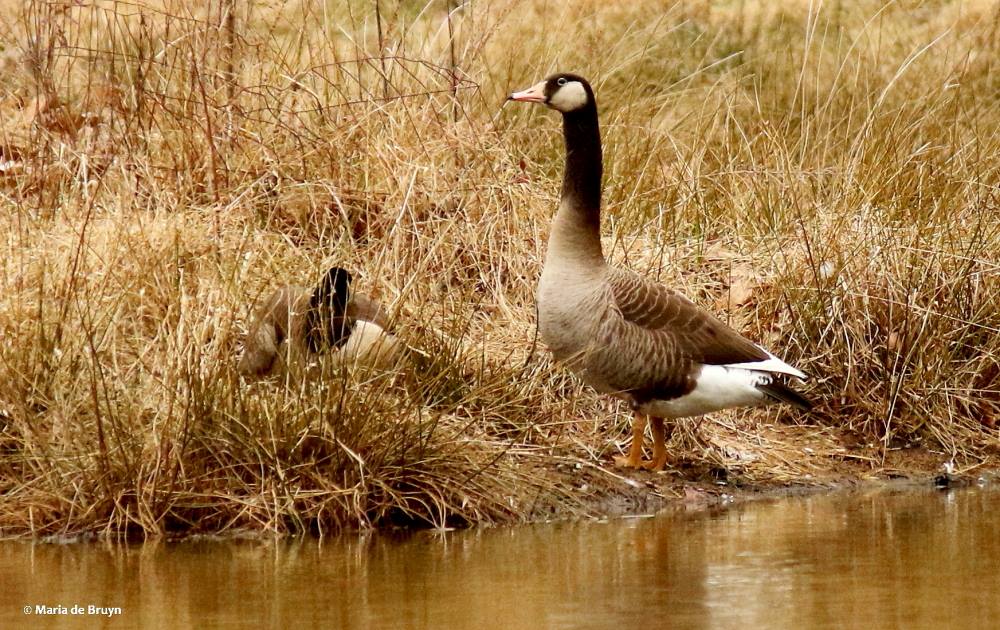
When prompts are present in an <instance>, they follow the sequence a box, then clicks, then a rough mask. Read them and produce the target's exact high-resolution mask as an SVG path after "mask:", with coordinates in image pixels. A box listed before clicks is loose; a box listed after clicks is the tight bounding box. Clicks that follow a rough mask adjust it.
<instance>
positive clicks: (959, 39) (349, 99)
mask: <svg viewBox="0 0 1000 630" xmlns="http://www.w3.org/2000/svg"><path fill="white" fill-rule="evenodd" d="M571 5H572V6H562V5H560V4H559V3H554V4H553V3H541V2H534V1H533V0H524V1H516V0H511V1H509V2H501V3H499V4H497V3H492V4H487V5H482V4H476V3H464V4H459V3H449V2H437V1H431V2H428V3H427V4H425V5H411V4H409V3H403V2H398V3H394V2H349V3H343V6H339V5H338V6H337V7H333V6H332V5H329V4H327V5H322V6H323V7H325V8H324V9H323V10H320V9H319V8H318V7H320V6H321V5H317V4H315V3H308V2H302V3H292V4H287V3H286V4H284V5H282V8H281V10H277V9H274V8H272V7H270V6H268V5H252V9H248V6H247V5H245V4H239V3H233V2H230V1H228V0H223V1H221V2H220V3H210V4H209V5H207V6H206V5H197V8H196V7H195V5H192V4H190V3H181V2H175V1H170V0H167V1H164V2H161V3H152V4H150V3H142V4H135V5H131V4H128V3H122V2H119V3H115V4H113V5H108V4H103V3H95V4H67V3H56V2H42V1H40V0H29V1H28V2H26V3H23V4H20V3H19V4H17V5H14V4H13V3H10V7H9V8H11V11H10V12H9V13H10V14H11V15H13V14H15V13H16V18H15V19H12V20H11V21H9V22H8V23H6V27H5V28H7V30H5V31H4V32H2V33H0V38H2V43H3V49H2V50H3V52H2V53H0V54H2V59H0V80H2V81H3V84H4V85H6V86H11V89H9V90H8V91H6V92H5V94H4V95H3V97H2V100H0V114H2V120H3V121H4V122H3V127H2V135H0V203H2V204H3V205H4V207H5V208H6V210H5V211H4V212H3V213H2V217H0V233H2V234H4V235H5V237H6V238H5V242H4V252H3V254H2V262H0V335H2V338H3V343H2V344H0V430H2V432H0V492H2V493H3V494H4V497H5V501H4V506H3V509H2V510H0V532H3V533H4V534H6V535H17V534H22V533H30V534H34V535H46V534H59V533H75V532H79V531H107V532H113V533H123V532H137V533H142V534H170V533H187V532H197V531H227V530H233V529H258V530H270V531H276V532H285V531H321V532H325V531H331V530H336V529H338V528H341V527H357V526H369V525H385V524H390V523H414V522H416V523H429V524H433V525H437V526H447V525H451V524H458V523H469V522H494V521H499V520H508V519H512V518H528V517H539V516H544V515H546V514H549V513H551V512H553V511H556V512H559V511H562V512H563V513H567V512H569V513H572V512H573V511H574V510H581V511H585V510H587V509H588V507H587V505H586V501H587V499H586V498H585V497H584V496H583V495H582V494H581V485H580V484H578V483H577V482H576V481H575V479H576V478H577V477H578V476H579V475H580V474H581V473H580V469H581V467H582V468H587V467H596V468H601V462H603V461H606V460H609V459H610V457H609V455H610V452H609V451H610V450H613V449H615V448H616V447H618V446H621V439H623V437H624V435H625V434H626V433H627V431H626V430H625V426H626V423H627V417H626V416H625V415H624V414H619V413H617V407H616V406H615V405H614V404H612V403H610V402H608V401H607V400H604V399H601V398H599V397H597V396H596V395H594V394H592V393H591V392H588V391H587V390H585V389H583V388H582V387H580V386H579V385H578V384H577V383H576V382H575V381H574V380H573V379H572V378H570V377H569V376H568V375H567V374H565V373H564V372H563V371H562V370H560V369H558V368H557V367H554V366H551V365H550V364H549V362H548V358H547V356H546V354H545V352H544V349H543V348H536V347H535V346H534V345H533V343H532V338H533V333H534V330H533V321H534V308H533V287H534V283H535V279H536V277H537V274H538V271H539V267H540V261H541V256H542V253H543V251H544V250H543V248H544V240H545V236H546V232H547V224H548V219H549V217H550V214H551V212H552V208H553V207H554V205H555V200H556V199H555V197H556V194H557V191H558V178H559V170H560V168H561V150H562V148H561V139H560V137H559V126H558V121H557V120H555V119H554V118H552V117H550V116H544V115H541V113H540V112H537V111H534V110H531V109H528V108H519V109H513V108H511V109H501V107H500V105H501V103H502V102H503V96H504V95H505V94H506V93H508V92H509V91H510V90H511V89H512V88H518V87H523V86H525V85H527V84H530V83H531V82H533V81H535V80H536V79H538V78H539V77H541V76H544V75H545V74H547V73H548V72H550V71H552V70H554V69H556V68H559V69H567V70H569V69H571V70H575V71H578V72H581V73H583V74H586V75H587V76H589V77H591V78H592V79H593V82H594V84H595V86H596V88H597V92H598V96H599V99H600V103H601V110H602V124H603V127H604V136H605V139H606V145H607V152H606V153H607V157H606V159H607V168H606V191H607V192H606V199H607V220H606V225H605V229H606V234H607V235H608V239H607V246H608V247H607V250H608V253H609V254H610V255H611V256H612V257H613V258H614V259H615V260H616V261H618V262H620V263H622V264H628V265H631V266H633V267H634V268H636V269H639V270H641V271H643V272H646V273H649V274H651V275H656V276H658V277H660V278H662V279H663V280H664V281H666V282H670V283H672V284H675V285H677V286H678V287H679V288H682V289H684V290H685V291H687V292H688V293H689V294H690V295H691V296H692V297H693V298H696V299H698V300H700V301H701V302H703V303H705V304H708V305H711V306H713V308H715V309H716V310H718V311H719V312H721V313H723V314H724V315H725V316H726V317H728V318H730V319H731V320H732V321H733V323H734V324H735V325H737V326H739V327H740V328H741V329H743V330H746V331H747V332H748V333H749V334H750V335H751V336H753V337H755V338H757V339H760V340H762V341H764V342H766V343H768V344H770V345H772V346H775V347H777V348H778V349H780V350H781V351H782V352H783V353H784V354H786V355H787V356H788V358H789V359H790V360H793V361H795V362H797V363H798V364H799V365H801V366H802V367H803V368H804V369H806V370H807V371H808V372H811V373H812V374H814V375H816V377H817V378H816V379H815V380H814V381H813V386H812V387H813V390H812V393H813V396H814V397H815V398H816V399H817V400H818V401H820V406H819V413H818V415H817V416H816V418H817V419H816V420H812V421H809V420H807V421H806V422H807V424H805V425H792V427H793V428H795V427H799V428H802V429H803V431H805V432H806V433H810V432H811V433H810V434H815V433H816V432H817V431H820V432H824V434H823V435H824V437H823V440H825V441H824V442H823V443H824V444H827V445H829V444H834V446H830V451H831V453H833V452H834V451H836V452H837V453H838V454H836V455H833V456H832V457H833V458H839V457H848V456H851V455H852V453H851V450H852V448H854V446H853V445H857V446H856V448H857V449H858V453H857V457H859V458H861V459H863V460H864V461H866V462H871V465H872V466H873V467H875V468H877V467H878V465H879V462H880V461H883V460H882V459H881V458H883V457H884V456H885V453H886V452H888V451H890V450H892V449H895V448H897V447H899V446H900V445H907V444H915V443H922V444H925V445H927V446H929V447H930V448H931V449H933V450H935V451H936V452H939V453H940V454H941V457H942V458H943V459H945V460H950V459H954V460H957V461H959V463H960V464H961V465H965V466H975V465H981V464H984V463H989V462H994V463H995V460H996V456H997V453H998V446H1000V436H998V429H997V426H996V424H995V415H996V413H997V411H998V405H1000V394H998V391H1000V384H998V382H997V381H998V379H1000V335H998V332H1000V315H998V312H997V309H996V308H995V306H994V305H995V304H996V303H997V301H998V298H1000V280H998V274H997V262H996V256H995V254H994V252H996V251H997V248H998V246H1000V233H998V229H1000V228H998V224H997V222H996V221H995V219H994V217H995V215H996V213H997V210H998V208H997V205H998V203H997V190H998V186H1000V176H998V169H1000V160H998V150H1000V137H998V135H997V132H996V129H998V128H1000V107H998V105H1000V103H998V96H997V94H1000V91H998V90H997V85H996V83H995V78H994V75H995V72H993V59H995V58H996V57H997V52H998V47H1000V35H998V31H997V24H998V20H997V15H998V14H996V10H995V9H994V8H991V6H990V5H988V4H987V3H982V4H981V5H980V4H977V3H971V4H970V3H969V2H962V3H959V2H953V3H946V4H945V5H943V6H941V7H937V8H935V9H934V10H933V11H932V10H931V9H930V8H917V9H911V8H905V7H901V6H898V5H896V4H884V5H883V4H882V3H880V2H865V3H860V4H858V3H855V4H846V3H830V4H829V5H816V4H815V3H806V2H802V3H801V4H800V5H799V4H792V5H789V4H787V3H785V4H783V5H781V7H780V8H778V7H772V6H771V5H770V4H768V3H758V2H741V3H736V4H734V5H732V6H731V7H715V6H713V5H711V4H703V5H698V7H695V8H691V7H688V6H687V5H681V4H676V5H674V4H666V5H660V4H657V3H621V4H618V3H590V2H579V3H571ZM654 5H655V7H654ZM651 9H655V10H651ZM651 15H655V17H654V18H650V16H651ZM334 262H335V263H337V264H340V265H342V266H345V267H348V268H351V269H352V270H355V271H356V276H357V281H356V282H358V284H359V286H361V287H363V290H365V291H366V292H370V293H373V294H375V295H376V296H377V297H378V298H379V299H381V300H382V301H383V302H384V303H387V304H389V305H391V309H392V310H393V311H394V315H395V320H396V322H397V323H398V325H399V327H400V330H401V334H402V335H404V336H405V337H406V338H407V340H408V342H409V343H411V344H413V345H415V346H417V347H420V348H421V349H422V351H423V353H424V355H425V358H424V359H423V360H422V362H421V364H420V369H418V370H413V369H409V370H401V373H398V374H370V373H363V372H352V373H347V372H337V371H334V370H330V369H322V368H321V369H319V373H316V372H317V371H316V370H312V372H310V373H309V374H308V375H299V374H295V373H290V374H288V375H286V376H285V377H283V378H278V379H272V380H269V381H263V382H260V383H246V382H243V381H241V380H240V379H239V377H238V376H237V375H236V373H235V362H234V357H235V356H236V354H237V352H238V349H239V343H240V338H241V335H242V334H243V332H244V330H245V325H246V321H247V318H248V316H249V315H250V313H251V309H252V305H253V303H254V301H255V300H256V298H257V297H258V296H260V295H261V294H262V293H263V292H266V291H268V290H270V289H271V288H272V287H273V286H274V285H275V284H278V283H283V282H298V283H308V282H310V281H311V280H312V279H313V278H315V277H317V275H318V274H319V272H320V271H321V270H322V269H324V268H325V267H327V266H329V265H330V264H332V263H334ZM299 376H301V378H299ZM780 413H782V412H780V411H771V412H766V413H765V412H759V411H757V412H741V413H738V414H728V415H727V414H723V415H722V416H721V421H719V422H712V421H707V422H704V423H702V424H701V425H700V428H699V429H698V432H697V433H692V432H691V431H687V432H681V433H679V436H680V437H678V438H677V439H675V442H674V444H673V446H674V450H675V452H678V453H679V454H680V456H681V457H682V458H683V457H686V458H688V459H689V460H696V461H704V462H706V463H707V465H709V466H719V467H727V466H730V467H734V468H738V469H740V470H741V471H742V474H743V475H744V476H745V480H747V481H749V482H753V481H761V480H766V479H769V478H775V477H779V478H780V479H781V480H783V481H787V480H789V479H793V478H794V476H795V472H796V470H798V471H802V472H805V471H808V472H809V473H810V474H812V473H814V472H816V470H817V467H816V465H815V463H814V462H802V463H801V465H799V464H796V461H795V458H794V457H792V459H791V460H790V459H789V456H788V455H787V454H788V453H795V452H799V453H801V449H799V448H798V447H799V446H801V445H800V444H796V443H795V438H794V436H792V437H791V438H788V437H787V436H785V438H777V439H774V440H772V441H770V442H765V443H766V444H770V445H771V446H773V449H770V450H774V451H775V452H777V451H781V452H782V455H781V456H780V457H776V458H774V459H768V456H767V451H768V450H769V449H767V448H765V449H761V448H760V442H759V440H760V439H761V438H760V437H759V436H761V435H762V434H763V433H766V434H767V435H768V436H770V435H771V434H772V433H774V431H775V430H776V429H775V427H776V426H777V427H778V428H779V429H780V427H781V426H783V425H769V428H768V429H767V431H765V432H760V431H754V430H753V429H752V428H750V429H748V427H747V426H746V424H745V423H746V422H747V421H748V420H749V419H758V420H759V419H760V418H761V417H762V416H764V417H768V418H772V419H773V418H775V417H776V415H775V414H780ZM810 423H811V424H810ZM785 426H787V425H785ZM829 431H832V432H833V434H831V433H826V432H829ZM752 435H757V436H758V438H756V439H751V438H750V437H749V436H752ZM831 435H833V437H831ZM842 436H850V437H851V441H849V442H843V443H844V444H847V445H848V446H846V447H844V446H836V443H837V441H838V439H839V438H840V437H842ZM751 444H754V445H755V446H754V448H751V447H750V445H751ZM782 449H784V450H782ZM865 449H868V450H865ZM751 451H753V452H751ZM861 451H864V452H863V453H862V452H861ZM810 452H811V451H810ZM845 453H846V454H845ZM765 464H766V465H765ZM820 468H821V467H820ZM601 474H603V473H601ZM608 474H609V475H611V476H612V477H613V473H608ZM609 478H610V477H609ZM615 479H618V478H617V477H615ZM618 481H621V480H620V479H618ZM626 481H627V480H626ZM584 494H585V493H584Z"/></svg>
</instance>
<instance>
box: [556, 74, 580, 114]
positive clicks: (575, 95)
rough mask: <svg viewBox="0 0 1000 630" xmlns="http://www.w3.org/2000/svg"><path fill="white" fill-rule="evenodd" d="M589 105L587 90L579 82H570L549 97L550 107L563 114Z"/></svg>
mask: <svg viewBox="0 0 1000 630" xmlns="http://www.w3.org/2000/svg"><path fill="white" fill-rule="evenodd" d="M586 104H587V90H586V89H585V88H584V87H583V84H582V83H580V82H579V81H570V82H569V83H567V84H566V85H564V86H562V87H561V88H559V89H558V90H556V92H555V94H553V95H552V96H551V97H549V102H548V105H549V107H551V108H552V109H558V110H559V111H561V112H571V111H573V110H574V109H580V108H581V107H583V106H584V105H586Z"/></svg>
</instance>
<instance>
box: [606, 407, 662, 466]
mask: <svg viewBox="0 0 1000 630" xmlns="http://www.w3.org/2000/svg"><path fill="white" fill-rule="evenodd" d="M661 429H662V424H661ZM645 433H646V416H644V415H643V414H641V413H639V412H638V411H636V412H634V415H633V417H632V445H631V446H630V447H629V449H628V456H627V457H616V458H615V465H616V466H622V467H624V468H638V467H639V466H641V465H642V439H643V437H644V436H645Z"/></svg>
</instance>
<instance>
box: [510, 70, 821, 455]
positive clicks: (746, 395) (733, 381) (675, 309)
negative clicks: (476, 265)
mask: <svg viewBox="0 0 1000 630" xmlns="http://www.w3.org/2000/svg"><path fill="white" fill-rule="evenodd" d="M510 100H514V101H523V102H528V103H542V104H544V105H547V106H548V107H550V108H552V109H555V110H557V111H559V112H561V113H562V115H563V136H564V138H565V141H566V171H565V174H564V176H563V185H562V199H561V201H560V204H559V210H558V212H556V216H555V219H554V220H553V221H552V230H551V233H550V236H549V246H548V251H547V253H546V256H545V264H544V266H543V267H542V277H541V280H540V281H539V284H538V329H539V332H540V334H541V337H542V339H543V341H545V343H546V345H547V346H548V347H549V349H550V350H551V351H552V353H553V355H554V356H555V358H556V360H557V361H560V362H564V363H566V364H567V365H568V366H569V367H570V369H571V370H573V371H574V372H576V373H577V374H578V375H579V376H580V378H581V379H582V380H583V381H584V382H585V383H587V384H588V385H590V386H591V387H593V388H594V389H596V390H597V391H599V392H602V393H608V394H613V395H615V396H617V397H619V398H621V399H623V400H625V401H626V402H628V404H629V405H630V406H631V408H632V410H633V413H634V420H633V424H632V445H631V447H630V449H629V452H628V456H627V457H618V458H615V463H616V464H618V465H619V466H627V467H630V468H639V467H643V468H648V469H651V470H657V471H658V470H662V469H663V466H664V464H665V463H666V460H667V452H666V437H667V434H666V431H665V428H664V419H675V418H683V417H688V416H699V415H702V414H705V413H709V412H712V411H718V410H720V409H726V408H729V407H744V406H751V405H766V404H771V403H778V402H784V403H789V404H791V405H794V406H796V407H798V408H800V409H804V410H808V409H810V408H811V407H812V404H811V403H810V402H809V400H807V399H806V398H805V397H803V396H802V395H801V394H799V393H798V392H796V391H795V390H793V389H792V388H791V387H789V385H788V381H789V379H790V378H791V377H794V378H798V379H805V378H806V375H805V374H803V373H802V372H801V371H799V370H797V369H795V368H794V367H792V366H790V365H788V364H787V363H785V362H784V361H782V360H781V359H779V358H777V357H776V356H774V355H773V354H771V353H770V352H768V351H767V350H764V349H763V348H761V347H760V346H758V345H757V344H755V343H753V342H751V341H749V340H748V339H746V338H744V337H743V336H741V335H740V334H739V333H737V332H736V331H734V330H733V329H731V328H730V327H728V326H727V325H725V324H724V323H722V322H721V321H719V320H718V319H716V318H715V317H714V316H713V315H712V314H711V313H709V312H708V311H706V310H704V309H702V308H700V307H699V306H697V305H696V304H694V303H693V302H691V301H690V300H688V299H687V298H685V297H684V296H683V295H681V294H679V293H677V292H675V291H673V290H671V289H668V288H667V287H665V286H663V285H661V284H658V283H656V282H654V281H652V280H650V279H648V278H645V277H643V276H640V275H638V274H636V273H634V272H632V271H629V270H627V269H618V268H616V267H612V266H610V265H608V264H607V262H606V261H605V260H604V254H603V252H602V251H601V233H600V227H601V175H602V169H603V164H602V157H601V134H600V129H599V127H598V123H597V103H596V101H595V100H594V92H593V90H592V89H591V87H590V84H589V83H587V81H586V80H585V79H583V78H582V77H579V76H576V75H573V74H556V75H553V76H551V77H549V78H547V79H545V80H544V81H542V82H541V83H539V84H537V85H535V86H534V87H531V88H529V89H527V90H524V91H523V92H515V93H514V94H511V96H510ZM647 418H649V419H651V422H650V424H651V425H652V430H653V458H652V460H649V461H642V460H641V457H642V441H643V435H644V433H645V429H646V423H647ZM672 428H673V427H672V425H671V426H670V429H671V430H672Z"/></svg>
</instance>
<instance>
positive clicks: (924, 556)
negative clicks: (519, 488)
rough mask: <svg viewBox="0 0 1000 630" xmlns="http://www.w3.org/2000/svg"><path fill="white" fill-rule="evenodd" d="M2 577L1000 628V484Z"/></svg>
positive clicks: (411, 618) (64, 618) (81, 619)
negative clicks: (990, 487) (987, 486)
mask: <svg viewBox="0 0 1000 630" xmlns="http://www.w3.org/2000/svg"><path fill="white" fill-rule="evenodd" d="M0 580H2V584H3V586H4V588H3V589H0V628H18V627H30V628H38V627H67V628H68V627H86V628H99V627H115V628H117V627H129V628H132V627H136V628H140V627H141V628H184V627H196V628H209V627H233V628H235V627H242V626H250V627H275V628H292V627H301V628H312V627H317V628H320V627H324V628H435V629H436V628H505V629H520V628H525V629H528V628H531V629H536V628H537V629H546V628H622V629H625V628H629V629H631V628H648V629H652V628H1000V490H997V489H965V490H954V491H949V492H939V491H930V490H925V489H921V490H913V489H908V490H899V489H896V490H878V491H866V492H849V493H843V492H842V493H835V494H828V495H814V496H808V497H790V498H782V499H775V500H764V501H756V502H752V503H748V504H744V505H740V506H736V507H731V508H728V509H725V510H720V511H716V512H714V513H703V512H699V513H697V514H693V513H683V512H681V513H675V514H670V515H661V516H657V517H655V518H645V519H629V520H619V521H611V522H608V523H581V524H558V525H540V526H528V527H518V528H512V529H494V530H480V531H471V532H453V533H448V534H434V533H418V534H414V535H411V536H408V537H406V538H389V537H384V536H364V537H357V536H351V537H347V538H339V539H336V540H326V541H324V542H322V543H319V542H316V541H306V542H280V543H279V542H261V541H235V542H234V541H227V542H207V541H199V542H184V543H173V544H146V545H108V544H80V545H50V544H48V545H47V544H34V545H33V544H29V543H3V544H0ZM37 606H48V607H50V608H51V609H52V611H50V614H42V612H41V611H39V610H38V609H36V607H37ZM73 606H80V607H81V610H82V611H83V614H76V615H74V614H72V611H73ZM89 606H96V607H102V608H111V609H114V608H118V609H120V611H115V610H111V611H109V612H110V614H111V616H103V617H102V616H99V615H98V614H87V610H88V607H89ZM25 607H29V608H30V614H26V612H25ZM58 607H63V608H64V609H65V611H63V610H61V609H59V608H58ZM95 612H96V611H95ZM105 614H107V612H106V613H105Z"/></svg>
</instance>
